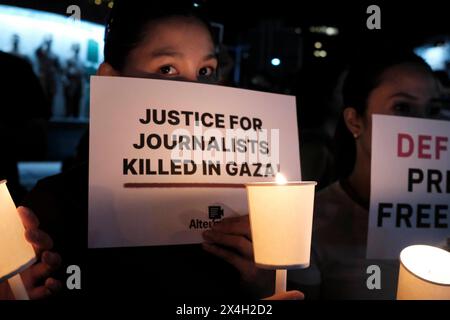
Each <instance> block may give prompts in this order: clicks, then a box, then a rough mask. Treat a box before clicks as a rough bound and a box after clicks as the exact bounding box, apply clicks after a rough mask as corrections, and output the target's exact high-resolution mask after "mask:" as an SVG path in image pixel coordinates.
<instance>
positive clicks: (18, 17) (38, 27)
mask: <svg viewBox="0 0 450 320" xmlns="http://www.w3.org/2000/svg"><path fill="white" fill-rule="evenodd" d="M104 29H105V28H104V26H103V25H100V24H95V23H90V22H85V21H73V19H70V18H69V16H64V15H58V14H54V13H48V12H43V11H38V10H32V9H26V8H18V7H12V6H5V5H0V30H1V32H0V50H2V51H5V52H11V51H12V49H13V40H12V39H13V38H16V39H17V38H18V39H19V49H20V54H21V55H24V56H27V58H28V59H29V60H30V61H31V62H35V61H36V57H35V52H36V49H37V48H39V47H40V46H41V45H42V43H43V41H44V39H45V38H51V39H52V51H53V53H54V54H55V55H57V56H58V58H59V59H60V60H62V61H64V60H65V59H68V58H71V57H72V55H73V52H72V50H71V48H72V46H73V44H75V43H76V44H79V46H80V59H82V60H83V62H84V63H86V65H88V66H90V67H92V68H97V67H98V65H99V64H100V63H101V62H102V61H103V47H104V44H103V37H104Z"/></svg>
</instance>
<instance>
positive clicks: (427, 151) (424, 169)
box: [367, 115, 450, 259]
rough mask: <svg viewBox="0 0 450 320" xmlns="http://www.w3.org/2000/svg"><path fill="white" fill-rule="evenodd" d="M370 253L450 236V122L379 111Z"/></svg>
mask: <svg viewBox="0 0 450 320" xmlns="http://www.w3.org/2000/svg"><path fill="white" fill-rule="evenodd" d="M372 125H373V129H372V164H371V165H372V170H371V195H370V216H369V233H368V241H367V258H369V259H398V258H399V255H400V251H401V250H402V249H404V248H405V247H407V246H409V245H413V244H428V245H435V246H441V247H442V246H445V245H446V243H447V239H448V238H449V237H450V209H449V207H450V141H449V140H450V122H447V121H438V120H424V119H416V118H404V117H393V116H384V115H374V116H373V122H372Z"/></svg>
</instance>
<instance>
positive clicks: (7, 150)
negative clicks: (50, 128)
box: [0, 51, 50, 203]
mask: <svg viewBox="0 0 450 320" xmlns="http://www.w3.org/2000/svg"><path fill="white" fill-rule="evenodd" d="M0 70H1V73H0V96H1V99H0V150H1V159H0V180H2V179H7V180H8V189H9V190H10V192H11V195H12V197H13V199H14V201H15V202H16V203H18V202H19V201H20V200H21V199H22V198H23V195H24V194H25V189H24V188H23V187H22V186H21V185H20V181H19V173H18V169H17V162H18V161H35V160H42V159H44V158H45V157H46V153H47V131H46V121H47V119H48V118H49V115H50V108H49V104H48V101H47V100H46V99H45V96H44V93H43V91H42V88H41V85H40V83H39V80H38V78H37V77H36V75H35V74H34V72H33V69H32V67H31V65H30V64H29V62H27V61H26V60H24V59H22V58H19V57H17V56H14V55H11V54H8V53H4V52H2V51H0Z"/></svg>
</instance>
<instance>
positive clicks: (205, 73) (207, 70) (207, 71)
mask: <svg viewBox="0 0 450 320" xmlns="http://www.w3.org/2000/svg"><path fill="white" fill-rule="evenodd" d="M214 71H215V70H214V68H212V67H203V68H201V69H200V70H199V71H198V75H199V76H201V77H209V76H212V75H213V74H214Z"/></svg>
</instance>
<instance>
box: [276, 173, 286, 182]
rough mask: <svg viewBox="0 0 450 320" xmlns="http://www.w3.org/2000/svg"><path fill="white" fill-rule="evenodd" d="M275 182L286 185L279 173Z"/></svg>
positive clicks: (284, 179)
mask: <svg viewBox="0 0 450 320" xmlns="http://www.w3.org/2000/svg"><path fill="white" fill-rule="evenodd" d="M275 182H276V183H278V184H286V183H287V180H286V178H285V177H284V176H283V175H282V174H281V173H280V172H278V173H277V175H276V177H275Z"/></svg>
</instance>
